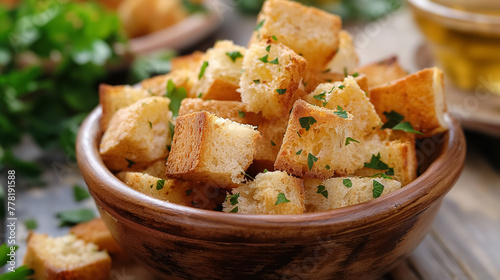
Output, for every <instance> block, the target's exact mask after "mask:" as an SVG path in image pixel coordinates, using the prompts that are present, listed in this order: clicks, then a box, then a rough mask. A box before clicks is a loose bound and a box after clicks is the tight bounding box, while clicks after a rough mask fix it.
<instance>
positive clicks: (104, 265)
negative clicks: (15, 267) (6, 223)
mask: <svg viewBox="0 0 500 280" xmlns="http://www.w3.org/2000/svg"><path fill="white" fill-rule="evenodd" d="M24 264H25V265H26V266H27V267H29V268H31V269H33V270H34V271H35V274H34V275H33V276H32V278H33V279H36V280H60V279H72V280H107V279H109V274H110V272H111V258H110V257H109V255H108V253H106V251H98V247H97V245H95V244H92V243H86V242H85V241H83V240H80V239H78V238H76V236H74V235H71V234H68V235H65V236H62V237H57V238H52V237H49V236H47V235H45V234H37V233H32V234H31V235H30V237H29V238H28V250H27V252H26V255H25V257H24Z"/></svg>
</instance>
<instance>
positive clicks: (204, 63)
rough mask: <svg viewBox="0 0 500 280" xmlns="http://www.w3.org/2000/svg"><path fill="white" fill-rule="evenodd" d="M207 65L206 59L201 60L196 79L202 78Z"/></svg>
mask: <svg viewBox="0 0 500 280" xmlns="http://www.w3.org/2000/svg"><path fill="white" fill-rule="evenodd" d="M207 67H208V61H203V64H202V65H201V69H200V74H198V80H201V78H203V75H204V74H205V70H206V69H207Z"/></svg>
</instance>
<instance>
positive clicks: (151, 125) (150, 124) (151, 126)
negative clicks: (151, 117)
mask: <svg viewBox="0 0 500 280" xmlns="http://www.w3.org/2000/svg"><path fill="white" fill-rule="evenodd" d="M148 123H149V128H151V129H152V128H153V124H152V123H151V122H150V121H148Z"/></svg>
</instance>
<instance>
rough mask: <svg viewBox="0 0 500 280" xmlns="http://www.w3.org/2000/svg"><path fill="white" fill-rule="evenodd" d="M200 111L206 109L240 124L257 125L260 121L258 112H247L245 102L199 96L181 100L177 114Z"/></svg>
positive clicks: (260, 117)
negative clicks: (204, 98)
mask: <svg viewBox="0 0 500 280" xmlns="http://www.w3.org/2000/svg"><path fill="white" fill-rule="evenodd" d="M201 111H207V112H209V113H211V114H214V115H216V116H217V117H219V118H224V119H229V120H232V121H234V122H237V123H242V124H250V125H255V126H257V125H259V124H260V122H261V121H262V116H261V115H260V114H255V113H252V112H248V109H247V106H246V105H245V103H242V102H238V101H220V100H203V99H200V98H186V99H184V100H182V103H181V107H180V109H179V116H182V115H187V114H191V113H195V112H201Z"/></svg>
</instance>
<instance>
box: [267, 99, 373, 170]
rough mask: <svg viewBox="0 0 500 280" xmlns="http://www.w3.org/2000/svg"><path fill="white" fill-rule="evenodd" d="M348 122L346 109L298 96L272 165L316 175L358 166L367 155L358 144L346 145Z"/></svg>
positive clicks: (350, 119) (349, 124)
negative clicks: (328, 106)
mask: <svg viewBox="0 0 500 280" xmlns="http://www.w3.org/2000/svg"><path fill="white" fill-rule="evenodd" d="M337 114H339V115H342V116H343V117H341V116H339V115H337ZM344 117H345V118H344ZM352 122H353V116H352V115H351V114H349V113H348V112H343V113H342V112H341V111H334V110H330V109H326V108H322V107H318V106H314V105H311V104H309V103H307V102H305V101H303V100H298V101H297V102H295V105H294V107H293V110H292V114H291V115H290V119H289V121H288V127H287V129H286V134H285V137H284V139H283V144H282V145H281V149H280V151H279V154H278V158H277V159H276V162H275V163H274V168H275V169H277V170H282V171H286V172H287V173H288V174H292V175H295V176H298V177H304V176H305V177H314V178H318V179H327V178H330V177H333V176H345V175H347V174H351V173H352V172H354V171H355V170H357V169H360V168H361V167H362V166H363V163H364V162H365V161H366V159H367V157H368V156H367V153H366V152H365V150H364V149H363V146H362V145H360V144H358V143H350V144H348V145H346V138H347V137H351V136H352V135H353V133H354V132H353V130H354V129H353V126H352ZM308 126H310V127H309V129H308Z"/></svg>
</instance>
